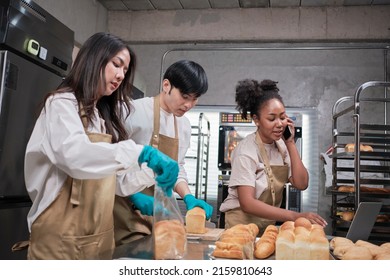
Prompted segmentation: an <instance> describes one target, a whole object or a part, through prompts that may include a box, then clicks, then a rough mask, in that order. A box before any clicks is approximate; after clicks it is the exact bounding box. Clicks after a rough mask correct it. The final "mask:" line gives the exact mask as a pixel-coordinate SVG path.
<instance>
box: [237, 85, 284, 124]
mask: <svg viewBox="0 0 390 280" xmlns="http://www.w3.org/2000/svg"><path fill="white" fill-rule="evenodd" d="M277 83H278V82H275V81H272V80H268V79H266V80H263V81H261V82H260V83H259V82H258V81H257V80H254V79H245V80H241V81H238V84H237V86H236V104H237V106H236V109H237V110H238V111H239V112H240V113H241V116H242V118H243V119H247V118H248V113H249V115H250V116H253V115H257V113H258V112H259V110H260V109H261V108H262V106H263V105H264V104H265V103H266V102H267V101H269V100H271V99H278V100H279V101H280V102H281V103H282V104H284V103H283V99H282V97H281V96H280V94H279V88H278V87H277V85H276V84H277Z"/></svg>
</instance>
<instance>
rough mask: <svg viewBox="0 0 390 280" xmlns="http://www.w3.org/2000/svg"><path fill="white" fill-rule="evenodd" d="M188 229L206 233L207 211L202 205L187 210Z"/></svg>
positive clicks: (191, 231)
mask: <svg viewBox="0 0 390 280" xmlns="http://www.w3.org/2000/svg"><path fill="white" fill-rule="evenodd" d="M186 229H187V232H188V233H199V234H201V233H205V232H206V213H205V211H204V209H202V208H200V207H194V208H192V209H191V210H188V211H187V214H186Z"/></svg>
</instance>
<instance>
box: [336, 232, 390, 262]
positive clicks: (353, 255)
mask: <svg viewBox="0 0 390 280" xmlns="http://www.w3.org/2000/svg"><path fill="white" fill-rule="evenodd" d="M329 245H330V249H331V250H332V251H333V255H334V256H335V257H336V258H338V259H340V260H390V242H387V243H383V244H382V245H380V246H379V245H376V244H373V243H371V242H368V241H363V240H358V241H356V242H355V243H354V242H352V240H350V239H348V238H345V237H340V236H337V237H334V238H332V239H331V240H330V242H329Z"/></svg>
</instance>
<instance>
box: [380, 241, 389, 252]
mask: <svg viewBox="0 0 390 280" xmlns="http://www.w3.org/2000/svg"><path fill="white" fill-rule="evenodd" d="M380 247H381V248H385V249H386V250H388V251H390V242H385V243H382V244H381V245H380Z"/></svg>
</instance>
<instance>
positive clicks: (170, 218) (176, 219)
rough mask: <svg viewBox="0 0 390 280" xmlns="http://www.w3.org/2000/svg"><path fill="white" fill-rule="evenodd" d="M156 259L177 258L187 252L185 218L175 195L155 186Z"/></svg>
mask: <svg viewBox="0 0 390 280" xmlns="http://www.w3.org/2000/svg"><path fill="white" fill-rule="evenodd" d="M153 215H154V216H153V219H154V222H153V244H154V259H156V260H169V259H171V260H175V259H181V258H183V257H184V255H185V253H186V252H187V233H186V229H185V226H184V219H183V216H182V214H181V212H180V208H179V206H178V204H177V201H176V198H175V196H174V195H172V196H171V197H167V196H166V195H165V193H164V191H163V190H162V189H161V188H160V187H159V186H157V185H156V186H155V188H154V214H153Z"/></svg>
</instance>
